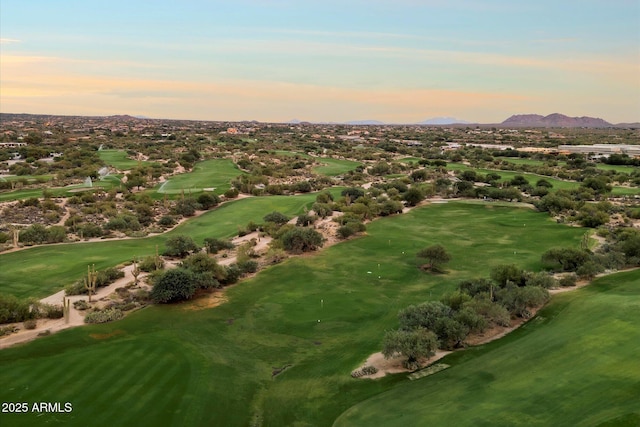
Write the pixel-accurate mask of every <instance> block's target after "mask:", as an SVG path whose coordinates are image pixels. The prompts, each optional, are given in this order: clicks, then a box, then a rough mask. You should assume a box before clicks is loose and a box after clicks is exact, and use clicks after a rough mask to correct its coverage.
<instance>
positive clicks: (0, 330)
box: [0, 326, 18, 337]
mask: <svg viewBox="0 0 640 427" xmlns="http://www.w3.org/2000/svg"><path fill="white" fill-rule="evenodd" d="M14 332H18V328H16V327H15V326H2V327H0V337H3V336H5V335H10V334H13V333H14Z"/></svg>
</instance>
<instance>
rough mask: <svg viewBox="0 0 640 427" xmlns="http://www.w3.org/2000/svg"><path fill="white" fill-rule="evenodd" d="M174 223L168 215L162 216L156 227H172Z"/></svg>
mask: <svg viewBox="0 0 640 427" xmlns="http://www.w3.org/2000/svg"><path fill="white" fill-rule="evenodd" d="M175 223H176V220H175V219H174V218H173V217H172V216H170V215H164V216H163V217H162V218H160V219H159V220H158V225H160V226H162V227H173V226H174V225H175Z"/></svg>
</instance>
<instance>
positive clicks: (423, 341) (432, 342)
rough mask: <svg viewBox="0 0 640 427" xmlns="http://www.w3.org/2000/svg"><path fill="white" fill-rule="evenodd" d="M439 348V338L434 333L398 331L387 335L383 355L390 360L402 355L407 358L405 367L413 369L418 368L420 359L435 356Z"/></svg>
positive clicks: (416, 330) (415, 330)
mask: <svg viewBox="0 0 640 427" xmlns="http://www.w3.org/2000/svg"><path fill="white" fill-rule="evenodd" d="M437 348H438V338H437V337H436V334H435V333H433V332H432V331H429V330H427V329H424V328H417V329H413V330H410V331H405V330H396V331H388V332H387V333H386V334H385V336H384V341H383V344H382V354H384V357H385V358H387V359H388V358H390V357H392V356H393V355H395V354H396V353H400V354H402V355H403V356H405V357H406V358H407V360H406V361H405V362H404V364H405V366H406V367H407V368H409V369H413V368H416V367H417V362H418V359H420V358H423V357H431V356H433V355H434V354H435V352H436V350H437Z"/></svg>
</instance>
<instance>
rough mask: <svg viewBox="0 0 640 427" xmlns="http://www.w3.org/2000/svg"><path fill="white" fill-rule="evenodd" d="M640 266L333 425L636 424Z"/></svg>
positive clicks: (564, 299)
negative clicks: (445, 368)
mask: <svg viewBox="0 0 640 427" xmlns="http://www.w3.org/2000/svg"><path fill="white" fill-rule="evenodd" d="M639 283H640V270H636V271H633V272H629V273H620V274H616V275H614V276H609V277H606V278H601V279H599V280H597V281H596V282H594V283H593V284H592V285H590V286H589V287H588V288H585V289H582V290H580V291H576V292H574V293H570V294H563V295H558V296H555V297H554V299H553V301H552V303H551V304H550V305H549V306H548V307H546V308H545V309H544V310H542V311H541V312H540V313H539V315H538V316H537V317H536V318H535V319H533V320H532V321H531V322H529V323H528V324H527V325H526V326H525V327H523V328H521V329H520V330H518V331H516V332H514V333H512V334H511V335H509V336H508V337H507V338H505V339H503V340H500V341H498V342H494V343H491V344H488V345H485V346H483V347H480V348H474V349H473V350H469V351H467V352H463V353H458V354H455V355H453V356H450V357H447V358H445V359H443V361H444V362H446V363H448V364H450V365H452V367H451V368H449V369H447V370H446V371H443V372H441V373H438V374H436V375H433V376H429V377H427V378H425V379H422V380H420V381H413V382H411V383H407V384H403V385H402V386H400V387H396V388H395V389H393V390H390V391H388V392H386V393H383V394H381V395H378V396H376V397H374V398H372V399H370V400H368V401H366V402H363V403H361V404H358V405H356V406H354V407H352V408H350V409H349V410H348V411H346V412H345V413H344V414H343V415H342V416H341V417H340V418H339V419H338V420H337V422H336V423H335V425H336V426H339V427H343V426H361V425H373V424H375V425H379V426H406V425H456V426H484V425H487V426H489V425H490V426H552V425H593V426H595V425H603V423H609V424H607V425H629V426H631V425H638V422H639V421H640V405H639V404H638V395H639V393H640V365H638V363H637V354H638V343H639V342H640V328H639V327H638V325H640V287H638V284H639Z"/></svg>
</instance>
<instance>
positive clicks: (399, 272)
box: [0, 197, 583, 426]
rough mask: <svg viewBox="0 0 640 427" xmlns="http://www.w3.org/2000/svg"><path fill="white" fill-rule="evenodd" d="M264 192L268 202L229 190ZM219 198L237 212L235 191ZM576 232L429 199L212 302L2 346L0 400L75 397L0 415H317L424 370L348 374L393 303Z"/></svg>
mask: <svg viewBox="0 0 640 427" xmlns="http://www.w3.org/2000/svg"><path fill="white" fill-rule="evenodd" d="M265 199H266V200H267V202H268V203H273V202H271V201H269V200H270V199H272V198H264V199H262V198H256V199H247V200H242V201H238V202H236V203H237V204H238V205H241V203H248V202H250V201H251V200H256V202H254V203H265V202H262V200H265ZM288 199H291V200H294V201H295V202H292V203H295V204H296V205H290V206H289V209H290V210H296V209H300V207H301V205H302V203H303V200H302V199H298V198H297V197H296V198H294V197H291V198H286V197H284V198H282V199H281V202H282V203H284V201H285V200H288ZM309 200H312V199H309ZM241 206H242V205H241ZM258 208H259V207H258V206H256V205H244V208H243V210H242V211H243V212H245V215H247V217H248V216H249V215H260V216H262V215H264V213H266V212H264V211H263V212H260V213H259V214H257V213H253V214H250V213H249V211H255V210H257V209H258ZM260 208H262V209H265V208H267V209H270V208H271V206H261V207H260ZM227 209H228V210H229V211H230V212H231V213H236V214H237V212H238V211H236V210H234V209H238V208H233V205H229V207H228V208H227ZM218 215H220V211H217V212H213V213H212V214H210V217H209V218H208V219H207V218H205V217H201V218H202V221H205V220H206V221H205V222H204V223H203V227H202V228H203V230H202V231H198V232H202V233H203V235H204V234H205V233H209V232H210V231H212V230H214V229H217V228H216V227H217V225H216V224H217V223H218V219H219V217H218ZM201 218H198V220H200V219H201ZM195 221H196V220H194V223H193V224H192V225H194V226H195ZM189 224H191V221H190V222H189V223H187V225H189ZM525 224H526V226H525ZM194 228H198V227H194ZM532 230H535V233H534V232H532ZM220 232H222V227H220ZM193 233H196V231H193ZM582 234H583V230H581V229H577V228H572V227H566V226H562V225H559V224H556V223H554V222H553V221H551V220H550V219H549V218H548V217H547V216H546V215H544V214H539V213H536V212H533V211H531V210H528V209H521V208H512V207H499V206H491V205H486V206H485V205H482V204H465V203H449V204H434V205H431V206H428V207H424V208H419V209H415V210H412V211H411V212H409V213H408V214H405V215H401V216H394V217H390V218H385V219H381V220H378V221H375V222H373V223H371V224H370V225H369V226H368V235H367V236H365V237H362V238H358V239H354V240H350V241H348V242H345V243H342V244H339V245H336V246H333V247H331V248H327V249H326V250H324V251H322V252H320V253H318V254H314V255H311V256H303V257H297V258H294V259H290V260H288V261H286V262H284V263H282V264H279V265H277V266H274V267H271V268H269V269H267V270H264V271H263V272H261V273H260V274H258V275H257V276H256V277H254V278H253V279H250V280H247V281H244V282H243V283H241V284H239V285H236V286H233V287H231V288H229V289H228V290H227V291H226V296H227V298H228V302H227V303H225V304H223V305H221V306H219V307H216V308H213V309H208V310H200V311H192V310H185V307H188V306H189V303H186V304H178V305H171V306H153V307H149V308H146V309H144V310H141V311H139V312H137V313H134V314H132V315H130V316H128V317H127V318H125V319H123V320H121V321H118V322H115V323H112V324H106V325H95V326H90V327H83V328H75V329H71V330H67V331H63V332H60V333H57V334H55V335H53V336H51V337H45V338H41V339H39V340H37V341H35V342H32V343H29V344H26V345H22V346H18V347H15V348H9V349H5V350H3V351H1V352H0V364H1V366H2V367H3V369H2V370H0V383H2V384H3V387H2V388H0V400H2V401H14V402H15V401H26V402H33V401H48V400H50V401H61V402H70V403H72V404H73V408H74V410H73V412H72V413H71V414H44V415H42V416H38V415H37V414H26V415H15V416H13V415H7V416H6V417H4V416H3V421H4V419H5V418H6V421H7V423H8V424H9V425H28V426H36V425H41V424H45V423H52V422H64V423H66V424H69V425H87V424H90V425H96V424H98V425H100V424H102V425H113V424H120V425H126V424H129V423H131V422H133V420H135V423H136V424H137V425H140V426H146V425H158V424H161V425H167V426H171V425H186V424H188V425H224V426H245V425H263V426H284V425H299V426H304V425H308V426H310V425H313V426H329V425H332V423H333V422H334V420H335V419H336V418H337V417H338V416H339V415H340V414H341V413H343V412H344V411H346V410H347V409H349V408H350V407H352V406H354V405H356V404H357V403H359V402H362V401H365V400H367V399H369V398H372V397H373V396H375V395H378V394H380V393H382V392H384V391H387V390H390V389H394V388H396V387H402V388H404V387H406V386H407V384H408V383H412V384H413V383H422V382H423V381H425V379H421V380H418V381H409V380H408V379H407V377H406V375H400V376H392V377H386V378H383V379H380V380H376V381H371V380H354V379H352V378H351V377H350V375H349V373H350V372H351V371H352V370H353V369H355V368H356V367H357V366H358V365H359V364H360V363H362V362H363V361H364V360H365V359H366V358H367V356H368V355H369V354H371V353H372V352H375V351H378V350H379V349H380V341H381V338H382V335H383V331H384V330H385V329H390V328H393V327H394V326H396V325H397V320H396V314H397V311H398V310H399V309H400V308H402V307H405V306H407V305H408V304H411V303H415V302H418V301H424V300H427V299H435V298H438V297H439V296H441V295H442V294H443V293H444V292H447V291H449V290H451V289H453V288H454V286H455V284H456V283H457V282H458V281H459V280H460V279H462V278H469V277H477V276H486V275H487V274H488V271H489V269H490V267H491V266H492V265H495V264H498V263H503V262H514V263H517V264H519V265H521V266H523V267H526V268H537V267H538V266H539V258H540V254H541V253H542V252H544V251H545V250H546V249H548V248H550V247H553V246H558V245H560V244H562V245H563V246H566V245H574V246H577V245H579V242H580V239H581V236H582ZM114 243H115V242H114ZM434 243H443V244H444V245H445V246H446V247H447V249H448V250H449V251H450V252H451V254H452V257H453V259H452V262H451V263H450V264H449V265H448V266H447V269H448V270H449V273H448V274H444V275H436V276H434V275H425V274H424V273H422V272H421V271H420V270H419V269H417V268H416V264H415V262H416V260H415V253H416V251H417V249H418V248H422V247H425V246H428V245H431V244H434ZM80 246H81V245H80ZM515 251H517V254H515V253H514V252H515ZM28 252H29V251H27V252H25V254H27V253H28ZM403 252H404V253H403ZM7 255H11V254H7ZM4 256H5V255H0V262H1V263H2V264H3V266H5V265H7V264H6V263H5V260H6V258H4ZM33 262H35V261H33ZM41 262H43V263H44V262H45V261H44V259H43V261H41ZM82 264H84V263H82ZM52 265H55V264H53V263H52ZM2 270H3V269H0V271H2ZM368 271H371V272H372V274H369V273H368ZM287 365H291V366H290V367H289V368H288V369H286V370H285V371H284V372H282V373H280V374H279V375H277V376H275V377H274V376H273V372H274V370H277V369H280V368H282V367H284V366H287ZM452 365H454V366H453V367H452V368H450V369H449V370H453V369H455V364H452ZM449 370H447V371H449ZM447 371H445V372H444V373H446V372H447ZM442 374H443V373H438V374H435V375H433V376H431V377H428V378H437V377H439V376H440V375H442ZM427 380H428V379H427ZM61 384H64V385H61ZM392 410H393V408H392ZM5 415H6V414H5ZM374 424H377V423H374ZM408 425H409V424H408Z"/></svg>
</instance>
